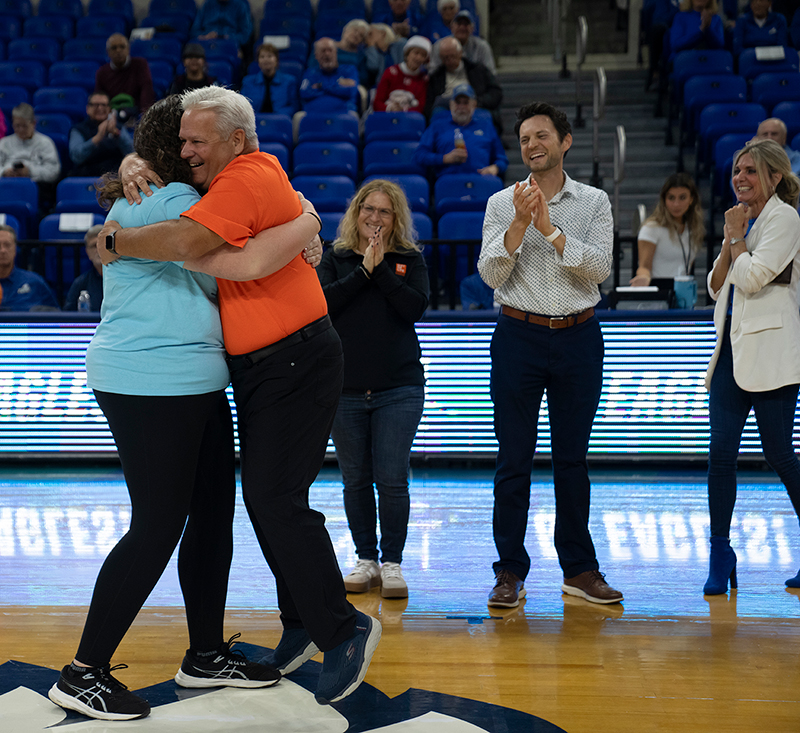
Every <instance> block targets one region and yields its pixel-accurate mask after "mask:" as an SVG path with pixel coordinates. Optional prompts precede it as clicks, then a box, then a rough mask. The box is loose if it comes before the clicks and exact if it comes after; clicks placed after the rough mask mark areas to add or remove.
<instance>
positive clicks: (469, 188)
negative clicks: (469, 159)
mask: <svg viewBox="0 0 800 733" xmlns="http://www.w3.org/2000/svg"><path fill="white" fill-rule="evenodd" d="M502 189H503V182H502V181H501V180H500V179H499V178H498V177H497V176H482V175H481V174H480V173H451V174H449V175H446V176H440V177H439V178H438V179H437V180H436V183H435V184H434V188H433V199H434V202H435V207H436V216H438V217H441V216H443V215H444V214H447V213H448V212H451V211H480V212H484V211H486V202H487V201H488V200H489V197H490V196H492V195H493V194H495V193H497V192H498V191H501V190H502Z"/></svg>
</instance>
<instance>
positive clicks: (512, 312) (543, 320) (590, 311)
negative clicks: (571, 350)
mask: <svg viewBox="0 0 800 733" xmlns="http://www.w3.org/2000/svg"><path fill="white" fill-rule="evenodd" d="M500 312H501V313H502V314H503V315H504V316H511V317H512V318H516V319H517V320H518V321H525V322H526V323H535V324H536V325H537V326H547V327H548V328H569V327H570V326H577V325H578V324H579V323H583V322H584V321H588V320H589V319H590V318H591V317H592V316H593V315H594V308H587V309H586V310H585V311H581V312H580V313H573V314H572V315H570V316H552V317H551V316H537V315H536V314H535V313H528V312H527V311H521V310H517V309H516V308H512V307H511V306H510V305H504V306H502V307H501V308H500Z"/></svg>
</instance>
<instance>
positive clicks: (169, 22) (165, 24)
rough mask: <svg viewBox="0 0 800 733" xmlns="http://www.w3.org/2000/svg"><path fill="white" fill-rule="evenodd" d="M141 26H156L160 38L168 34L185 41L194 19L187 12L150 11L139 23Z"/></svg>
mask: <svg viewBox="0 0 800 733" xmlns="http://www.w3.org/2000/svg"><path fill="white" fill-rule="evenodd" d="M139 27H140V28H155V29H156V36H157V37H158V38H161V37H162V36H164V35H167V36H172V37H174V38H176V39H178V40H179V41H181V42H182V43H185V42H186V40H187V39H188V38H189V31H190V30H191V29H192V19H191V18H189V17H188V16H187V15H186V14H185V13H150V15H148V16H147V17H146V18H144V19H143V20H142V22H141V23H139ZM170 29H171V30H170Z"/></svg>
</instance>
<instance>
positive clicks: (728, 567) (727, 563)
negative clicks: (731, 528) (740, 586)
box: [703, 537, 737, 596]
mask: <svg viewBox="0 0 800 733" xmlns="http://www.w3.org/2000/svg"><path fill="white" fill-rule="evenodd" d="M708 560H709V562H708V565H709V567H708V580H707V581H706V584H705V585H704V586H703V593H704V594H705V595H707V596H718V595H722V594H723V593H727V592H728V579H730V581H731V589H733V588H736V587H737V583H736V553H735V552H734V551H733V548H732V547H731V541H730V540H729V539H728V538H727V537H712V538H711V555H710V557H709V559H708Z"/></svg>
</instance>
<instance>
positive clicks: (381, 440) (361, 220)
mask: <svg viewBox="0 0 800 733" xmlns="http://www.w3.org/2000/svg"><path fill="white" fill-rule="evenodd" d="M415 238H416V236H415V232H414V228H413V224H412V219H411V212H410V211H409V208H408V201H407V200H406V197H405V194H404V193H403V191H402V189H401V188H400V187H399V186H397V184H395V183H392V182H390V181H385V180H380V179H376V180H374V181H370V182H369V183H367V184H365V185H364V186H362V187H361V189H360V190H359V191H358V192H357V193H356V195H355V196H354V197H353V200H352V201H351V202H350V206H349V207H348V209H347V212H346V213H345V215H344V217H343V218H342V221H341V224H340V225H339V232H338V236H337V238H336V241H335V242H334V243H333V247H332V248H331V249H329V250H328V251H327V252H325V254H324V255H323V257H322V262H321V263H320V266H319V268H318V270H317V274H318V275H319V279H320V282H321V283H322V290H323V292H324V293H325V298H326V300H327V301H328V311H329V313H330V316H331V320H332V321H333V326H334V328H335V329H336V331H337V332H338V334H339V337H340V338H341V340H342V349H343V351H344V387H343V390H342V396H341V398H340V400H339V407H338V410H337V412H336V417H335V419H334V422H333V429H332V431H331V436H332V437H333V442H334V444H335V446H336V457H337V458H338V460H339V468H340V469H341V471H342V480H343V482H344V509H345V513H346V514H347V521H348V523H349V525H350V532H351V533H352V535H353V542H354V543H355V546H356V554H357V556H358V561H357V562H356V567H355V569H354V570H353V571H352V572H351V573H350V574H348V575H347V576H346V577H345V579H344V585H345V588H346V589H347V591H348V592H350V593H359V592H365V591H368V590H369V589H370V588H374V587H376V586H381V595H382V596H383V597H384V598H405V597H406V596H407V595H408V586H407V585H406V582H405V579H404V578H403V573H402V571H401V569H400V564H401V563H402V561H403V548H404V547H405V542H406V535H407V532H408V518H409V513H410V506H411V499H410V496H409V492H408V463H409V454H410V453H411V444H412V443H413V441H414V436H415V435H416V432H417V426H418V425H419V421H420V419H421V417H422V408H423V403H424V399H425V374H424V371H423V368H422V364H421V362H420V354H421V352H420V346H419V341H418V340H417V334H416V331H415V329H414V324H415V323H416V322H417V321H418V320H420V319H421V318H422V316H423V315H424V313H425V309H426V308H427V307H428V295H429V292H428V271H427V268H426V266H425V260H424V259H423V257H422V254H421V253H420V250H419V247H418V245H417V244H416V242H415ZM375 489H377V492H378V503H377V508H376V502H375ZM378 519H380V526H381V538H380V553H379V552H378V535H377V527H376V525H377V522H378ZM379 559H380V560H381V562H382V563H383V564H382V565H378V560H379Z"/></svg>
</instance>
